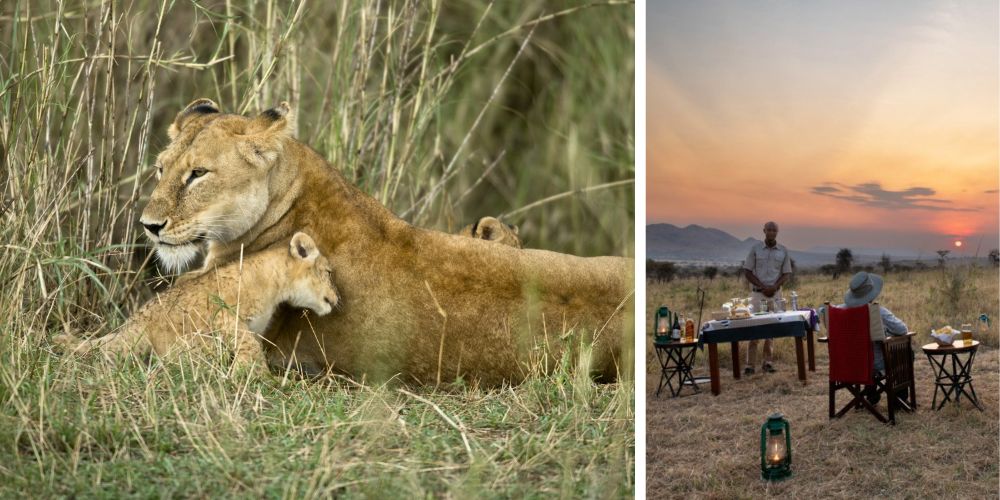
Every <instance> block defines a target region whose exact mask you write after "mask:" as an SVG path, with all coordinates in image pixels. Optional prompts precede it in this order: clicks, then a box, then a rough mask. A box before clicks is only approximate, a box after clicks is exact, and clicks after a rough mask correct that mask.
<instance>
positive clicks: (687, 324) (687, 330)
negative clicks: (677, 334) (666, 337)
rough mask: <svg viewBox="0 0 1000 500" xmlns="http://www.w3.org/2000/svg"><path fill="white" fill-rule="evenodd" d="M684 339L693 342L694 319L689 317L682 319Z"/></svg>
mask: <svg viewBox="0 0 1000 500" xmlns="http://www.w3.org/2000/svg"><path fill="white" fill-rule="evenodd" d="M684 340H685V341H686V342H694V320H693V319H691V318H688V319H686V320H684Z"/></svg>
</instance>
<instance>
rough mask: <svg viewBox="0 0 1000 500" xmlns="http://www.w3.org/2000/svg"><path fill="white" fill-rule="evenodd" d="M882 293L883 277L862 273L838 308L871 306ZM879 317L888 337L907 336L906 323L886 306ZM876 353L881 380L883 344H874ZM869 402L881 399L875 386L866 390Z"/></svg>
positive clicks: (878, 375)
mask: <svg viewBox="0 0 1000 500" xmlns="http://www.w3.org/2000/svg"><path fill="white" fill-rule="evenodd" d="M881 292H882V277H881V276H879V275H877V274H872V273H867V272H864V271H861V272H859V273H857V274H855V275H854V277H853V278H851V283H850V285H849V287H848V290H847V292H846V293H844V303H843V304H839V305H838V306H837V307H858V306H863V305H865V304H870V303H872V302H874V301H875V299H876V298H877V297H878V295H879V293H881ZM879 315H880V316H881V319H882V327H883V328H885V334H886V335H887V336H888V335H906V332H907V331H908V330H907V328H906V323H903V321H902V320H900V319H899V318H897V317H896V316H895V315H894V314H892V311H890V310H889V309H888V308H886V307H885V306H882V305H879ZM820 316H821V317H824V318H825V317H826V311H825V306H824V307H820ZM874 353H875V363H874V364H875V378H876V379H881V378H882V377H884V376H885V375H884V373H885V358H884V357H883V356H882V344H881V343H878V342H876V343H874ZM865 393H866V394H867V397H868V401H869V402H871V403H872V404H875V403H877V402H878V400H879V399H880V398H881V396H879V394H878V393H877V392H876V389H875V386H868V387H866V388H865Z"/></svg>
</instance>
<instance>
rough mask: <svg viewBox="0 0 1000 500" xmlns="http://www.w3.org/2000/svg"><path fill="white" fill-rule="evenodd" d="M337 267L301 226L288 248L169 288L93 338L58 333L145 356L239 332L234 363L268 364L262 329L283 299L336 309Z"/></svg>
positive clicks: (71, 343) (75, 345)
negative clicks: (209, 335)
mask: <svg viewBox="0 0 1000 500" xmlns="http://www.w3.org/2000/svg"><path fill="white" fill-rule="evenodd" d="M331 272H332V269H331V268H330V264H329V262H328V261H327V259H326V258H325V257H323V256H322V255H320V252H319V249H318V248H317V247H316V243H315V242H314V241H313V239H312V238H310V237H309V236H308V235H307V234H305V233H296V234H295V235H294V236H292V239H291V241H290V242H289V244H288V247H287V248H285V247H283V246H275V247H273V248H270V249H268V250H265V251H262V252H258V253H256V254H254V255H252V256H250V257H248V258H246V259H244V260H243V262H242V263H240V262H232V263H230V264H228V265H225V266H221V267H218V268H216V270H215V272H214V273H206V274H205V275H202V276H199V277H197V278H195V279H192V280H190V281H188V282H186V283H184V284H183V285H178V286H175V287H173V288H171V289H169V290H167V291H166V292H165V293H163V294H161V295H160V296H159V297H157V298H156V299H153V300H151V301H149V302H148V303H146V304H145V305H143V306H142V307H141V308H139V310H138V311H136V313H135V314H134V315H133V316H132V317H131V318H129V320H128V321H126V322H125V324H124V325H122V327H121V328H120V329H119V330H118V331H116V332H114V333H111V334H109V335H105V336H103V337H97V338H93V339H90V340H80V339H78V338H77V337H75V336H73V335H58V336H56V337H55V338H54V340H55V341H56V342H57V343H59V344H62V345H63V346H65V347H66V348H68V349H72V350H73V351H75V352H81V353H82V352H88V351H90V350H93V349H98V350H100V351H102V352H105V353H108V354H122V353H126V352H132V353H135V354H137V355H145V354H148V353H149V351H150V350H152V351H153V352H155V353H156V354H157V355H160V356H163V355H165V354H167V353H168V352H169V351H170V350H171V348H173V347H175V346H176V345H177V344H178V343H186V341H189V340H195V339H198V338H199V337H200V335H196V333H201V334H204V333H209V332H212V333H217V334H221V335H223V336H228V337H232V336H235V337H234V338H230V339H228V340H229V342H228V343H229V344H230V345H232V346H234V351H235V352H234V363H237V364H240V365H247V364H252V363H260V366H261V367H264V362H265V359H264V356H263V350H262V349H261V344H260V340H259V339H258V337H257V335H259V334H261V333H263V332H264V329H265V328H266V327H267V324H268V323H269V322H270V321H271V318H272V317H273V316H274V312H275V311H276V310H277V308H278V305H279V304H281V303H288V304H290V305H292V306H295V307H301V308H307V309H310V310H312V311H314V312H315V313H316V314H319V315H324V314H327V313H329V312H330V311H331V310H332V309H333V307H334V306H336V305H337V302H338V300H339V297H338V295H337V289H336V288H335V287H334V286H333V283H332V281H331V276H330V275H331Z"/></svg>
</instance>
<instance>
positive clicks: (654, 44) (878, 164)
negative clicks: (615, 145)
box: [646, 0, 1000, 255]
mask: <svg viewBox="0 0 1000 500" xmlns="http://www.w3.org/2000/svg"><path fill="white" fill-rule="evenodd" d="M997 4H998V2H997V0H989V1H927V2H918V1H910V0H907V1H896V2H867V1H840V0H838V1H808V2H801V1H766V2H765V1H753V2H747V1H735V0H733V1H696V2H695V1H680V0H678V1H669V2H666V1H664V2H650V3H649V4H648V13H647V18H648V28H647V31H648V48H647V54H648V56H647V57H648V61H647V62H648V64H647V82H646V85H647V98H646V102H647V164H648V167H647V183H646V200H647V223H650V224H652V223H657V222H668V223H672V224H675V225H680V226H684V225H687V224H692V223H693V224H700V225H704V226H711V227H716V228H719V229H722V230H725V231H727V232H730V233H732V234H733V235H734V236H737V237H739V238H745V237H747V236H754V237H758V238H760V237H761V236H762V234H761V226H762V225H763V223H764V222H765V221H767V220H769V219H773V220H775V221H777V222H778V223H779V224H780V226H781V232H780V234H779V236H778V239H779V241H781V242H783V243H785V244H786V245H788V246H789V247H791V248H795V249H802V250H806V249H809V248H811V247H814V246H857V247H874V248H908V249H913V250H916V251H921V252H926V253H933V251H934V250H937V249H943V248H949V249H951V250H952V251H953V252H956V253H958V254H961V255H972V253H974V252H975V251H976V247H977V245H978V244H979V242H980V241H981V240H982V246H983V248H984V249H985V250H980V255H983V254H985V253H986V252H988V251H989V249H990V248H995V247H996V246H997V240H998V235H997V233H998V224H1000V221H998V212H1000V207H998V203H1000V201H998V200H1000V198H998V194H997V188H998V182H1000V181H998V168H1000V167H998V161H1000V158H998V148H1000V144H998V135H1000V125H998V106H1000V103H998V93H1000V82H998V66H1000V62H998V61H1000V52H998V39H1000V28H998V16H1000V13H998V7H997ZM956 239H961V240H963V241H965V245H964V246H963V247H962V249H960V250H958V249H956V248H955V247H954V242H955V241H956Z"/></svg>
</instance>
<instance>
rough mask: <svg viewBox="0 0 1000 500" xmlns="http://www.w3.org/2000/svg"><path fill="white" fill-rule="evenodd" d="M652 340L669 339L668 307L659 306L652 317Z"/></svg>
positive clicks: (666, 340)
mask: <svg viewBox="0 0 1000 500" xmlns="http://www.w3.org/2000/svg"><path fill="white" fill-rule="evenodd" d="M653 335H654V340H655V341H656V342H658V343H661V344H662V343H664V342H669V341H670V309H667V306H660V307H659V308H658V309H657V310H656V314H655V315H654V318H653Z"/></svg>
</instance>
